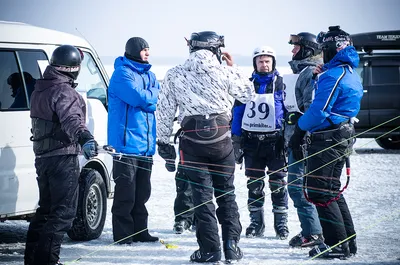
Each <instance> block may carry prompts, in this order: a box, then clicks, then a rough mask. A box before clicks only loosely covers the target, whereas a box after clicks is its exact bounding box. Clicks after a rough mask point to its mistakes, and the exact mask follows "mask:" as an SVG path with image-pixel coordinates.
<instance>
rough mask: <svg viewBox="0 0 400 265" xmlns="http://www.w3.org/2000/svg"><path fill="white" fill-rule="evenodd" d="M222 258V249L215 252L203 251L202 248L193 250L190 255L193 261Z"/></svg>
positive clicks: (209, 260)
mask: <svg viewBox="0 0 400 265" xmlns="http://www.w3.org/2000/svg"><path fill="white" fill-rule="evenodd" d="M220 260H221V250H218V251H213V252H202V251H201V250H200V249H198V250H196V251H195V252H193V254H192V255H191V256H190V261H191V262H199V263H204V262H217V261H220Z"/></svg>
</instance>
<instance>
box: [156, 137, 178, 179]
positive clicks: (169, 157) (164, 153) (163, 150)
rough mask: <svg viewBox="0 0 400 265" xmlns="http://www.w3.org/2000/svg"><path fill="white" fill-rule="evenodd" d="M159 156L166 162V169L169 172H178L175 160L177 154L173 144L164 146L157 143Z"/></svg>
mask: <svg viewBox="0 0 400 265" xmlns="http://www.w3.org/2000/svg"><path fill="white" fill-rule="evenodd" d="M157 145H158V154H159V155H160V156H161V157H162V158H163V159H164V160H165V162H166V163H165V167H166V168H167V170H168V171H169V172H174V171H175V170H176V166H175V159H176V152H175V147H174V146H173V145H171V144H164V143H161V142H157Z"/></svg>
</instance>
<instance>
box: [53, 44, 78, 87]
mask: <svg viewBox="0 0 400 265" xmlns="http://www.w3.org/2000/svg"><path fill="white" fill-rule="evenodd" d="M82 60H83V53H82V51H81V50H79V49H77V48H75V47H74V46H72V45H62V46H60V47H58V48H56V49H55V50H54V52H53V54H52V55H51V59H50V65H52V66H53V67H54V68H55V69H56V70H57V71H59V72H62V73H63V74H65V75H67V76H69V77H71V78H73V79H74V80H76V79H77V78H78V75H79V71H80V70H81V63H82Z"/></svg>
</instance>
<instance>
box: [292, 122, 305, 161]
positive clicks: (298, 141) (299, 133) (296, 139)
mask: <svg viewBox="0 0 400 265" xmlns="http://www.w3.org/2000/svg"><path fill="white" fill-rule="evenodd" d="M305 134H306V132H305V131H303V130H302V129H300V127H299V125H298V124H296V128H295V129H294V133H293V135H292V137H291V138H290V141H289V148H291V149H292V154H293V157H294V159H296V160H297V161H299V160H302V159H303V158H304V155H303V150H302V148H301V146H302V145H303V138H304V135H305Z"/></svg>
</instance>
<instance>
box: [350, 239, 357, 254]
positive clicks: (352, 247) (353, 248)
mask: <svg viewBox="0 0 400 265" xmlns="http://www.w3.org/2000/svg"><path fill="white" fill-rule="evenodd" d="M349 249H350V255H355V254H357V241H356V238H355V237H353V238H352V239H350V240H349Z"/></svg>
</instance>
